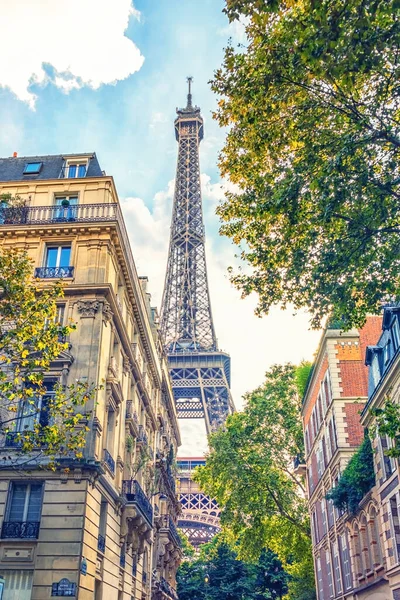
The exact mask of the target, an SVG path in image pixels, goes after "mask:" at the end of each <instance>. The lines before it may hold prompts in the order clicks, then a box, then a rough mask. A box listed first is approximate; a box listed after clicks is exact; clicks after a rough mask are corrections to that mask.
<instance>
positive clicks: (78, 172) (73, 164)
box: [61, 158, 89, 179]
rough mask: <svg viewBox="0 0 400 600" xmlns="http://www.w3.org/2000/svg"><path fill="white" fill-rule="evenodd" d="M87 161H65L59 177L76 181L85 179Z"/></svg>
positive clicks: (73, 159) (84, 159) (74, 159)
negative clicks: (81, 178)
mask: <svg viewBox="0 0 400 600" xmlns="http://www.w3.org/2000/svg"><path fill="white" fill-rule="evenodd" d="M88 164H89V161H88V159H87V158H83V159H79V158H71V159H67V160H66V161H65V163H64V166H63V168H62V171H61V177H62V178H65V179H77V178H80V177H86V173H87V169H88Z"/></svg>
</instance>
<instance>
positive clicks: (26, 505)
mask: <svg viewBox="0 0 400 600" xmlns="http://www.w3.org/2000/svg"><path fill="white" fill-rule="evenodd" d="M15 485H25V486H26V487H27V491H28V489H29V494H27V493H26V492H25V501H24V510H23V518H22V519H21V521H10V513H11V508H12V500H13V496H14V488H15ZM32 485H40V486H41V495H40V511H39V519H38V521H36V522H38V523H40V520H41V517H42V508H43V495H44V484H43V481H35V480H30V481H11V482H10V486H9V488H8V495H7V508H6V512H5V515H4V521H5V522H6V523H10V522H15V523H27V519H26V517H27V516H28V511H29V500H30V498H31V489H32V488H31V486H32Z"/></svg>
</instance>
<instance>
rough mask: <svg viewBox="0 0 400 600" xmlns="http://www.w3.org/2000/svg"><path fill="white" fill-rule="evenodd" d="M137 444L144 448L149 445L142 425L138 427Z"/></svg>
mask: <svg viewBox="0 0 400 600" xmlns="http://www.w3.org/2000/svg"><path fill="white" fill-rule="evenodd" d="M137 443H138V444H141V445H142V446H144V447H145V448H147V446H148V445H149V439H148V437H147V435H146V431H145V429H144V427H143V425H139V435H138V437H137Z"/></svg>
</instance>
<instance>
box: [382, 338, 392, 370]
mask: <svg viewBox="0 0 400 600" xmlns="http://www.w3.org/2000/svg"><path fill="white" fill-rule="evenodd" d="M391 355H392V353H391V347H390V340H388V341H387V343H386V344H385V346H384V347H383V363H384V365H385V367H386V365H387V364H388V363H389V362H390V358H391Z"/></svg>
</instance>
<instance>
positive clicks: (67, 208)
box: [54, 196, 78, 221]
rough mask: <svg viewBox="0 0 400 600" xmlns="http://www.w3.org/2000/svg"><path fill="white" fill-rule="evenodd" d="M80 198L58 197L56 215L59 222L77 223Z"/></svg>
mask: <svg viewBox="0 0 400 600" xmlns="http://www.w3.org/2000/svg"><path fill="white" fill-rule="evenodd" d="M77 204H78V196H56V198H55V205H56V207H57V208H56V209H55V214H54V218H55V219H56V220H57V221H75V220H76V216H77V210H78V209H77Z"/></svg>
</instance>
